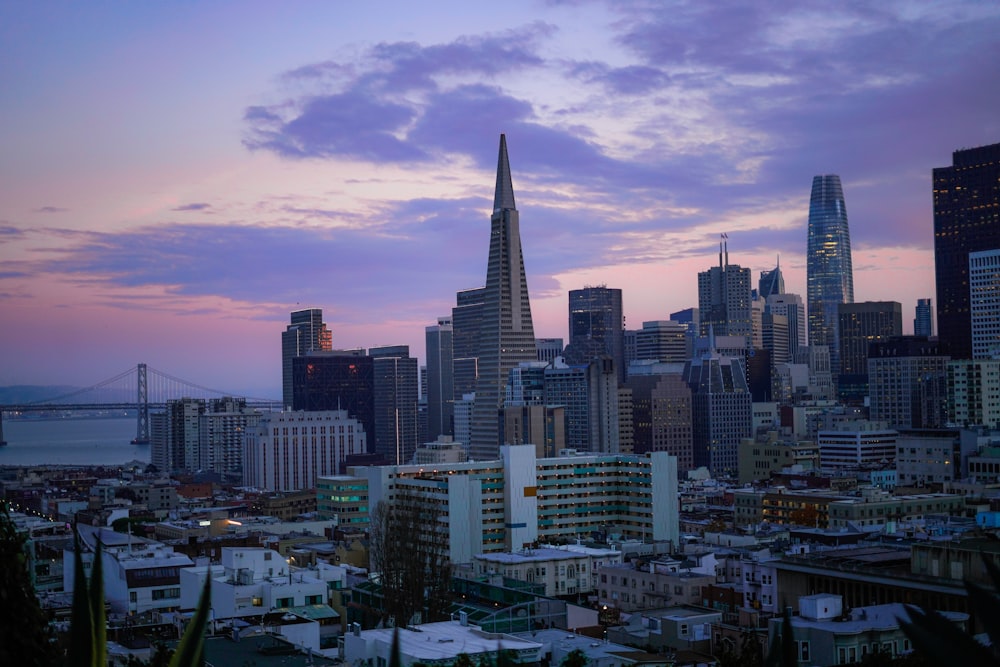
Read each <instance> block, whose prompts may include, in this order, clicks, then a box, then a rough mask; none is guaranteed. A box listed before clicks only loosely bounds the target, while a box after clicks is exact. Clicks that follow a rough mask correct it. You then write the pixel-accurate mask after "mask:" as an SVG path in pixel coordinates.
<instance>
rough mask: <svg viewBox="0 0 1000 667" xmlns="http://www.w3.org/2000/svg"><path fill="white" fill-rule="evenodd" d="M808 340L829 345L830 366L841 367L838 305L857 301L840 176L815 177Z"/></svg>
mask: <svg viewBox="0 0 1000 667" xmlns="http://www.w3.org/2000/svg"><path fill="white" fill-rule="evenodd" d="M806 290H807V292H806V296H807V299H808V302H809V304H808V309H809V344H810V345H827V346H829V348H830V366H831V368H833V369H834V373H836V372H838V369H839V368H840V336H839V335H838V329H837V306H838V305H839V304H842V303H854V270H853V268H852V266H851V234H850V231H849V230H848V227H847V207H846V206H845V205H844V191H843V189H842V188H841V186H840V176H837V175H835V174H826V175H824V176H815V177H813V182H812V196H811V197H810V198H809V237H808V242H807V247H806Z"/></svg>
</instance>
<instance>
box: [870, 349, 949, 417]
mask: <svg viewBox="0 0 1000 667" xmlns="http://www.w3.org/2000/svg"><path fill="white" fill-rule="evenodd" d="M947 369H948V357H947V356H946V355H943V354H941V353H940V351H939V346H938V342H937V340H930V339H928V338H927V337H926V336H902V337H899V338H890V339H889V340H885V341H879V342H876V343H873V344H872V345H871V346H870V348H869V356H868V396H869V398H870V411H871V418H872V419H873V420H877V421H884V422H886V423H887V424H889V426H891V427H892V428H896V429H900V428H939V427H941V426H944V424H945V423H946V422H947V410H946V405H945V393H944V387H945V379H946V376H947Z"/></svg>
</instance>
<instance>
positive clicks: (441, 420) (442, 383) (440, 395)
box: [425, 317, 455, 440]
mask: <svg viewBox="0 0 1000 667" xmlns="http://www.w3.org/2000/svg"><path fill="white" fill-rule="evenodd" d="M425 334H426V337H425V338H426V344H427V373H426V377H427V439H428V440H437V438H438V436H439V435H454V434H455V426H454V423H453V421H452V419H453V415H454V409H455V370H454V363H453V362H454V330H453V328H452V324H451V318H450V317H439V318H438V323H437V324H436V325H434V326H430V327H427V328H426V329H425Z"/></svg>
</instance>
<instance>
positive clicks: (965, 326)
mask: <svg viewBox="0 0 1000 667" xmlns="http://www.w3.org/2000/svg"><path fill="white" fill-rule="evenodd" d="M997 248H1000V143H997V144H992V145H990V146H981V147H979V148H970V149H966V150H958V151H955V152H954V153H953V154H952V164H951V166H950V167H940V168H938V169H935V170H934V278H935V283H936V286H937V327H938V338H939V339H940V341H941V345H942V348H943V351H944V352H945V353H946V354H948V355H950V356H951V358H952V359H971V358H972V321H971V311H970V294H969V285H970V281H969V253H973V252H980V251H984V250H996V249H997Z"/></svg>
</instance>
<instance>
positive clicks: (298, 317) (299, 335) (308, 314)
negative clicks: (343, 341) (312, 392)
mask: <svg viewBox="0 0 1000 667" xmlns="http://www.w3.org/2000/svg"><path fill="white" fill-rule="evenodd" d="M331 349H333V334H332V333H331V332H330V330H329V329H327V328H326V324H324V323H323V310H322V309H320V308H308V309H306V310H296V311H294V312H293V313H292V315H291V324H289V325H288V326H287V327H286V328H285V330H284V331H282V332H281V400H282V405H283V406H284V407H286V408H287V407H290V406H291V405H292V399H293V393H294V392H293V390H292V359H294V358H295V357H301V356H302V355H304V354H309V353H311V352H325V351H329V350H331Z"/></svg>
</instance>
